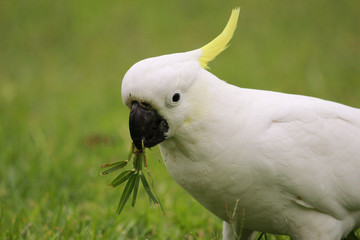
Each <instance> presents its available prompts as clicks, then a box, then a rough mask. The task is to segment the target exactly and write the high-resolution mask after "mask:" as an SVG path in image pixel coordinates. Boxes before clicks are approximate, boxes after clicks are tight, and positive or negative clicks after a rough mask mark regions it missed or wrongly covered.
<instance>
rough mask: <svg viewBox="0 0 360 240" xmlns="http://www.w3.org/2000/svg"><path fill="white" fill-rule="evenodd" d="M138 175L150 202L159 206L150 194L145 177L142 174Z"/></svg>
mask: <svg viewBox="0 0 360 240" xmlns="http://www.w3.org/2000/svg"><path fill="white" fill-rule="evenodd" d="M139 174H140V178H141V182H142V184H143V186H144V188H145V191H146V192H147V194H148V195H149V198H150V200H151V201H153V202H154V203H155V204H159V202H158V200H157V199H156V198H155V196H154V194H153V193H152V192H151V189H150V186H149V184H148V182H147V180H146V178H145V175H144V174H143V173H142V172H141V173H139Z"/></svg>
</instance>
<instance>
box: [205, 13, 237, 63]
mask: <svg viewBox="0 0 360 240" xmlns="http://www.w3.org/2000/svg"><path fill="white" fill-rule="evenodd" d="M239 13H240V8H235V9H233V10H232V12H231V16H230V18H229V21H228V23H227V24H226V26H225V28H224V30H223V31H222V33H220V35H219V36H217V37H216V38H215V39H214V40H212V41H211V42H209V43H208V44H206V45H205V46H204V47H202V48H201V50H202V51H203V54H202V55H201V57H200V59H199V62H200V65H201V67H202V68H204V69H207V68H208V66H207V64H208V63H209V62H210V61H212V60H213V59H214V58H215V57H216V56H217V55H219V53H221V52H222V51H224V50H225V49H226V48H227V44H228V43H229V42H230V40H231V38H232V36H233V35H234V32H235V29H236V25H237V21H238V18H239Z"/></svg>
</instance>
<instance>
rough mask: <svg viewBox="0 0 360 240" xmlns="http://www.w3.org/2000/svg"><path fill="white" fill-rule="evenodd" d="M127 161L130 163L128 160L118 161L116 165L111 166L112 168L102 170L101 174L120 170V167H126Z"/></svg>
mask: <svg viewBox="0 0 360 240" xmlns="http://www.w3.org/2000/svg"><path fill="white" fill-rule="evenodd" d="M127 163H128V161H127V160H125V161H121V162H117V163H116V165H115V166H114V167H112V168H110V169H107V170H105V171H102V172H101V173H100V174H101V175H106V174H109V173H111V172H113V171H116V170H118V169H120V168H123V167H125V166H126V164H127ZM114 164H115V163H114Z"/></svg>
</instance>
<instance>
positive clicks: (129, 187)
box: [116, 173, 136, 215]
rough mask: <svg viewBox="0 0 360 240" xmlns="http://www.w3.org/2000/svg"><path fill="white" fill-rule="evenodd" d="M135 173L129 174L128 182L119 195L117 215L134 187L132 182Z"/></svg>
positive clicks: (133, 181)
mask: <svg viewBox="0 0 360 240" xmlns="http://www.w3.org/2000/svg"><path fill="white" fill-rule="evenodd" d="M135 177H136V175H135V173H133V175H131V177H130V179H129V180H128V182H127V183H126V186H125V189H124V191H123V193H122V195H121V198H120V201H119V205H118V208H117V211H116V212H117V214H118V215H119V214H120V213H121V211H122V210H123V208H124V206H125V204H126V202H127V200H128V199H129V197H130V195H131V193H132V191H133V189H134V184H135Z"/></svg>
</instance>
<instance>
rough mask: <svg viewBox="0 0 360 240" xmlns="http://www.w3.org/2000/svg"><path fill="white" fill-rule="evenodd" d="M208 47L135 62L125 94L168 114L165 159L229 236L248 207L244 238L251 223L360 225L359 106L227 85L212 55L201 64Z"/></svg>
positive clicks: (318, 234) (296, 233) (273, 227)
mask: <svg viewBox="0 0 360 240" xmlns="http://www.w3.org/2000/svg"><path fill="white" fill-rule="evenodd" d="M235 11H236V10H234V12H235ZM234 12H233V15H234V14H235V13H234ZM233 15H232V17H233V18H234V16H233ZM235 17H236V19H237V15H236V16H235ZM229 22H230V21H229ZM228 25H229V24H228ZM235 26H236V22H235ZM227 27H228V26H227ZM234 29H235V27H234ZM231 35H232V34H231ZM230 38H231V36H230ZM228 40H230V39H228ZM228 40H224V41H225V45H226V44H227V41H228ZM218 41H219V40H218ZM217 44H218V43H217ZM225 45H224V47H225ZM224 47H223V48H224ZM222 50H223V49H221V50H220V51H218V52H217V53H216V54H215V56H216V55H217V54H218V53H219V52H221V51H222ZM206 51H207V50H206V49H204V48H202V49H198V50H195V51H191V52H186V53H177V54H171V55H165V56H160V57H155V58H149V59H146V60H143V61H141V62H139V63H137V64H135V65H134V66H133V67H132V68H131V69H130V70H129V71H128V72H127V73H126V75H125V77H124V79H123V83H122V97H123V101H124V103H125V104H126V105H127V106H129V107H130V108H131V105H132V103H133V102H134V101H137V102H140V103H146V105H147V106H151V108H152V109H154V110H156V112H158V114H159V115H160V116H162V117H163V118H164V119H166V121H167V123H168V127H169V129H168V131H167V132H166V140H165V141H163V142H161V143H160V150H161V154H162V156H163V159H164V162H165V164H166V167H167V169H168V170H169V172H170V174H171V175H172V177H173V178H174V179H175V181H176V182H177V183H178V184H179V185H180V186H182V187H183V188H184V189H185V190H187V191H188V192H189V193H190V194H191V195H192V196H193V197H194V198H195V199H196V200H198V201H199V202H200V203H201V204H202V205H203V206H205V207H206V208H207V209H208V210H209V211H211V212H212V213H214V214H215V215H216V216H217V217H219V218H220V219H222V220H223V221H224V230H223V235H224V236H223V239H232V238H233V237H234V234H233V229H232V228H233V227H235V228H236V230H237V231H239V225H240V222H241V217H242V216H243V215H245V219H243V221H242V222H243V229H242V232H241V239H247V238H248V237H250V235H251V233H252V232H253V231H264V232H270V233H275V234H288V235H290V236H291V237H292V239H304V240H310V239H341V238H342V237H346V236H347V234H348V233H349V232H350V231H351V230H353V229H356V228H358V227H360V110H359V109H356V108H352V107H348V106H345V105H342V104H338V103H334V102H330V101H325V100H321V99H317V98H312V97H306V96H300V95H291V94H284V93H277V92H271V91H261V90H252V89H244V88H239V87H236V86H233V85H230V84H227V83H226V82H224V81H222V80H220V79H218V78H217V77H216V76H214V75H213V74H211V73H209V72H208V71H206V70H205V69H203V68H205V67H206V63H207V61H210V60H212V58H210V59H209V60H205V65H204V64H202V62H201V61H202V60H201V58H202V56H204V55H205V52H206ZM215 56H214V57H215ZM202 67H203V68H202ZM175 93H178V94H180V95H179V96H180V100H179V101H173V99H172V96H174V94H175ZM236 202H237V204H236ZM235 205H236V209H237V212H238V214H237V216H238V218H237V219H234V220H235V221H234V222H233V225H232V226H230V224H229V223H228V222H229V216H228V211H229V210H230V211H232V210H233V209H234V208H235ZM236 220H237V221H236Z"/></svg>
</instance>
